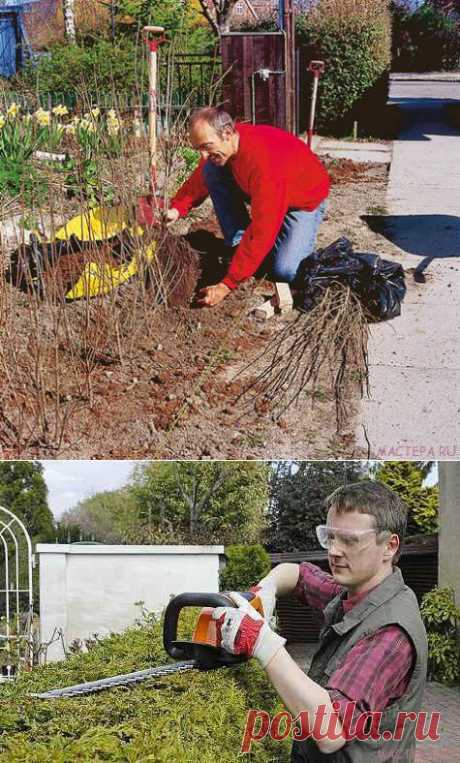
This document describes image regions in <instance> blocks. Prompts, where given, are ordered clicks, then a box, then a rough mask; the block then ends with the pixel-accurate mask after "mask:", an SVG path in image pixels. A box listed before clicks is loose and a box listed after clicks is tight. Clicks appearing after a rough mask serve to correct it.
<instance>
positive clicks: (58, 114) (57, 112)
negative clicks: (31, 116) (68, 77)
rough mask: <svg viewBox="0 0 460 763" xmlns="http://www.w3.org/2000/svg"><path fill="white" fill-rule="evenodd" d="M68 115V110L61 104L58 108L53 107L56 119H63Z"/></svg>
mask: <svg viewBox="0 0 460 763" xmlns="http://www.w3.org/2000/svg"><path fill="white" fill-rule="evenodd" d="M68 113H69V110H68V108H67V106H64V105H63V104H62V103H60V104H59V105H58V106H55V107H54V109H53V114H54V115H55V116H56V117H65V116H66V115H67V114H68Z"/></svg>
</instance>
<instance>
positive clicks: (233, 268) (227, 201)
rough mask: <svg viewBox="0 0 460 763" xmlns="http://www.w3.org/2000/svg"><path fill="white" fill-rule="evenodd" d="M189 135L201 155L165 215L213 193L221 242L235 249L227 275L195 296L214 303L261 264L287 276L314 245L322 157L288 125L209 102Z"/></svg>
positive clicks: (323, 182)
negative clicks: (253, 119) (237, 116)
mask: <svg viewBox="0 0 460 763" xmlns="http://www.w3.org/2000/svg"><path fill="white" fill-rule="evenodd" d="M190 135H191V142H192V145H193V147H194V148H195V149H197V150H198V151H199V152H200V154H201V160H200V163H199V165H198V167H197V168H196V170H195V171H194V172H193V174H192V175H191V176H190V177H189V178H188V180H186V181H185V183H184V184H183V185H182V187H181V188H180V189H179V191H178V192H177V194H176V195H175V197H174V198H173V199H172V200H171V203H170V208H169V210H168V211H167V213H166V218H167V220H169V222H174V221H175V220H178V219H179V217H182V216H184V215H186V214H188V212H189V211H190V210H191V209H192V207H196V206H198V205H199V204H201V203H202V202H203V201H204V200H205V199H206V198H207V196H208V195H210V196H211V199H212V202H213V205H214V209H215V212H216V215H217V218H218V220H219V223H220V227H221V229H222V233H223V236H224V239H225V243H226V244H227V245H228V247H230V248H231V249H233V250H234V253H233V256H232V258H231V262H230V266H229V268H228V272H227V274H226V276H225V277H224V278H223V279H222V281H221V282H220V283H218V284H215V285H212V286H208V287H206V288H205V289H202V290H201V292H200V299H199V304H201V305H202V306H208V307H212V306H214V305H217V304H218V303H219V302H221V300H222V299H224V298H225V297H226V296H227V294H228V293H229V292H230V291H231V290H232V289H235V288H236V287H237V286H238V285H239V284H240V283H241V282H242V281H245V280H246V279H248V278H250V277H251V276H252V275H254V274H255V273H256V272H257V271H258V270H259V268H260V267H261V266H263V270H264V272H265V273H267V274H268V275H270V277H272V278H273V279H274V280H276V281H287V282H288V283H290V282H292V281H293V280H294V279H295V276H296V274H297V270H298V267H299V264H300V262H301V261H302V260H303V259H304V258H305V257H308V255H309V254H311V253H312V251H313V249H314V245H315V240H316V234H317V231H318V227H319V225H320V223H321V220H322V218H323V214H324V210H325V200H326V197H327V195H328V193H329V178H328V175H327V172H326V170H325V168H324V167H323V165H322V164H321V162H320V161H319V159H318V158H317V157H316V156H315V155H314V154H313V153H312V152H311V151H310V149H309V148H308V146H307V145H306V144H305V143H304V142H303V141H301V140H300V139H299V138H296V137H295V136H294V135H292V134H291V133H288V132H285V131H284V130H279V129H277V128H276V127H269V126H266V125H258V126H255V125H249V124H239V123H237V124H235V123H234V122H233V120H232V118H231V117H230V115H229V114H227V113H226V112H225V111H221V110H219V109H216V108H214V107H206V108H203V109H199V110H198V111H197V112H195V113H194V114H193V116H192V119H191V125H190ZM246 202H249V203H250V205H251V218H250V217H249V215H248V211H247V208H246Z"/></svg>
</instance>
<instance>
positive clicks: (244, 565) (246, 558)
mask: <svg viewBox="0 0 460 763" xmlns="http://www.w3.org/2000/svg"><path fill="white" fill-rule="evenodd" d="M225 556H226V557H227V564H226V565H225V567H224V568H223V569H222V570H221V573H220V589H221V591H247V590H248V588H250V586H252V585H254V583H257V582H258V581H259V580H260V579H261V578H263V577H264V576H265V575H267V574H268V573H269V572H270V569H271V562H270V555H269V554H268V553H267V551H265V549H264V547H263V546H260V545H254V546H228V547H227V548H226V549H225Z"/></svg>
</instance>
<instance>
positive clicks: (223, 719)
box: [0, 613, 290, 763]
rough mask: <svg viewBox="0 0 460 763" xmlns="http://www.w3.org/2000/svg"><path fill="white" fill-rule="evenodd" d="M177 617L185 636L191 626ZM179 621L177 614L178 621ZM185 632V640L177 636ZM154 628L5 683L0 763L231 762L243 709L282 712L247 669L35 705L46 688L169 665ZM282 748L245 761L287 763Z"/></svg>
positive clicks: (268, 746) (262, 680) (264, 746)
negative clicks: (33, 694)
mask: <svg viewBox="0 0 460 763" xmlns="http://www.w3.org/2000/svg"><path fill="white" fill-rule="evenodd" d="M190 614H191V613H184V619H185V631H186V632H187V631H190V629H191V627H192V622H191V617H190V616H188V615H190ZM181 619H182V617H181ZM187 635H188V634H187V633H184V634H183V636H182V637H186V636H187ZM168 661H169V659H168V657H167V655H165V653H164V651H163V648H162V628H161V623H159V622H155V621H154V620H153V618H149V621H146V622H145V623H144V624H143V625H142V626H140V627H136V628H131V629H129V630H127V631H126V632H125V633H123V634H121V635H112V636H110V637H108V638H106V639H103V640H101V641H96V644H95V646H93V647H92V648H91V649H90V651H89V652H88V653H86V654H77V655H73V656H71V657H69V659H67V660H66V661H65V662H61V663H54V664H50V665H47V666H44V667H42V668H36V669H34V670H33V671H32V672H31V673H30V674H24V675H23V676H22V677H21V678H20V679H18V680H17V681H16V682H14V683H12V684H3V685H2V692H1V699H0V730H1V736H0V761H8V762H9V763H19V761H20V762H21V763H49V762H50V761H53V763H68V762H70V761H79V763H86V762H87V761H88V763H89V761H95V760H96V761H102V760H104V761H131V762H132V763H137V762H138V761H155V762H156V763H163V761H164V763H166V762H167V763H193V761H200V763H214V761H215V760H216V759H217V760H219V761H222V763H234V761H235V760H236V759H237V758H238V757H239V756H238V751H239V749H240V745H241V739H242V735H243V730H244V726H245V721H246V715H247V712H248V710H249V709H251V708H260V709H264V710H267V711H268V712H270V714H273V713H274V712H277V711H279V710H280V709H281V707H280V706H279V705H277V704H276V702H277V701H276V697H275V694H274V692H273V690H272V689H271V687H270V684H269V683H268V681H267V679H266V676H265V673H264V671H263V670H262V669H261V668H260V667H259V666H258V665H257V664H256V663H255V662H251V663H248V664H246V665H244V666H242V667H239V668H237V669H231V670H230V669H229V670H217V671H211V672H203V673H201V672H198V671H197V672H194V673H185V674H182V675H179V674H178V675H176V676H172V677H168V678H166V677H165V678H159V679H156V680H155V681H154V682H150V683H149V682H147V683H144V684H140V685H139V686H137V687H134V688H131V689H123V688H118V689H112V690H110V691H105V692H102V693H100V694H94V695H90V696H86V697H80V698H72V699H62V700H46V701H45V700H39V699H33V698H30V696H29V693H30V692H33V691H44V690H46V689H51V688H53V687H57V686H65V685H69V684H73V683H79V682H82V681H89V680H93V679H97V678H102V677H105V676H110V675H114V674H118V673H125V672H129V671H133V670H136V669H137V670H139V669H142V668H146V667H149V666H151V665H160V664H163V663H165V662H168ZM289 747H290V744H289V742H288V741H286V742H283V743H279V742H276V743H275V742H270V741H263V742H260V743H258V744H255V745H253V751H252V752H251V754H250V755H247V756H245V759H247V760H249V761H260V762H261V763H262V761H264V763H269V762H270V761H275V760H276V761H278V762H279V763H282V761H286V762H287V761H288V760H289V754H288V750H289Z"/></svg>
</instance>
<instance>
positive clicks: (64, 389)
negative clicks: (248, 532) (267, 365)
mask: <svg viewBox="0 0 460 763" xmlns="http://www.w3.org/2000/svg"><path fill="white" fill-rule="evenodd" d="M132 156H133V157H134V158H133V160H132V161H131V163H130V164H129V166H127V167H126V168H125V169H124V170H122V166H121V160H119V159H118V160H113V161H112V162H111V164H110V171H111V173H112V175H113V177H116V176H117V173H118V174H119V176H120V177H121V176H122V175H123V180H125V182H126V177H129V178H130V181H129V183H131V184H132V187H135V185H136V184H135V179H136V177H137V178H139V177H140V175H141V174H142V162H141V161H140V160H139V152H137V153H136V152H132ZM186 161H187V156H186ZM117 162H118V164H117ZM325 162H326V164H327V165H328V166H329V170H330V173H331V177H332V181H333V189H332V193H331V198H330V204H329V209H328V212H327V215H326V218H325V221H324V223H323V225H322V228H321V231H320V236H319V240H318V245H320V246H323V245H326V244H329V243H331V242H332V241H333V240H335V239H336V238H338V237H339V236H341V235H346V236H348V237H349V238H350V239H351V240H352V242H353V243H354V244H355V245H356V247H357V248H358V249H361V250H372V251H377V252H379V253H382V254H383V253H384V252H385V244H384V240H383V239H381V237H380V236H379V235H378V234H376V233H373V232H372V231H370V229H369V228H368V227H367V225H365V224H364V223H363V222H362V221H361V220H360V215H361V214H366V213H368V214H372V213H373V212H375V210H378V209H380V208H382V206H383V203H384V196H385V189H386V180H387V166H386V165H356V164H353V163H352V162H350V161H347V160H345V161H343V160H331V159H328V158H327V157H326V158H325ZM144 164H145V157H144ZM129 183H127V185H129ZM139 185H141V184H140V183H139ZM62 207H63V208H62ZM76 209H77V207H76V205H75V202H64V201H63V202H62V205H61V208H60V210H59V211H60V215H61V218H62V215H63V214H64V219H65V216H66V215H67V217H69V216H71V214H73V213H75V211H76ZM23 214H24V210H23ZM203 230H205V231H208V234H209V233H212V234H216V233H217V234H218V235H219V231H218V226H217V222H216V220H215V217H214V215H213V212H212V208H211V205H210V203H209V202H206V203H205V204H204V205H203V206H202V208H201V209H200V210H199V211H198V213H195V214H194V215H193V216H191V218H190V219H187V220H182V221H180V222H179V223H177V224H176V225H175V226H174V227H173V228H172V230H171V233H172V235H174V236H184V235H186V234H190V233H193V234H194V236H192V237H191V238H190V239H189V240H190V241H191V242H192V243H193V245H194V246H195V247H197V246H198V248H200V246H199V243H198V244H197V238H198V242H199V241H200V240H201V239H200V237H201V238H202V236H203V235H204V234H203V233H200V231H203ZM4 254H6V255H7V254H8V252H7V251H5V252H4ZM6 264H7V257H5V262H4V266H5V265H6ZM192 270H193V268H192ZM189 287H190V284H189ZM189 287H187V289H186V290H185V294H184V297H185V298H184V301H185V304H182V305H177V304H176V306H171V304H169V306H167V305H165V304H160V303H159V299H158V293H157V291H156V290H155V289H152V288H148V287H146V286H145V283H144V281H143V280H142V279H139V278H135V279H133V280H132V281H131V282H130V283H128V284H126V285H124V286H122V287H121V288H119V289H118V290H116V291H114V292H113V293H112V294H111V295H109V296H107V297H104V298H96V299H93V300H90V301H89V302H85V301H80V302H74V303H68V304H63V303H60V304H46V303H43V302H40V301H37V300H36V299H35V298H31V297H30V296H28V295H27V294H23V293H21V292H19V291H18V290H17V289H13V288H11V287H10V286H9V285H3V287H2V304H1V305H0V308H1V310H2V311H3V316H4V318H5V320H4V326H5V328H4V336H3V348H4V349H3V355H2V358H1V360H2V364H3V367H4V371H3V378H4V383H3V388H2V397H1V401H0V402H1V406H2V409H3V414H4V418H3V423H2V428H1V431H0V445H1V447H2V456H3V457H6V458H15V457H23V458H46V457H57V456H59V457H61V458H81V457H83V456H84V457H85V458H127V457H130V458H139V459H142V458H171V457H175V458H241V457H252V458H270V457H274V456H276V457H285V456H286V457H287V456H289V457H293V456H296V457H305V458H307V457H328V456H331V457H333V456H334V455H337V454H340V456H341V457H352V456H359V455H362V454H361V453H360V452H359V451H358V450H357V449H356V447H355V444H354V426H355V418H354V417H355V413H356V410H357V406H358V405H359V400H360V396H361V391H360V389H359V384H358V383H357V381H356V379H355V381H354V380H353V374H351V375H350V377H349V380H348V382H347V385H346V389H345V391H344V392H345V398H346V400H345V402H346V410H347V415H346V420H342V422H341V426H340V429H339V431H338V430H337V420H336V400H335V395H334V390H333V381H332V379H331V376H330V375H329V374H324V378H321V379H320V380H319V382H318V383H317V385H316V387H315V389H313V390H310V392H309V394H308V395H307V396H306V397H304V398H303V399H301V400H300V403H299V406H298V407H297V408H291V409H288V410H287V411H286V412H285V413H284V414H283V415H281V416H279V415H277V416H274V415H273V410H272V409H273V406H272V405H271V404H269V403H268V402H267V401H266V400H264V399H263V397H261V396H260V395H259V396H257V395H256V396H255V397H254V396H252V397H251V396H249V397H244V398H243V399H242V400H239V401H238V398H239V397H240V396H241V393H242V392H244V391H245V390H247V388H248V387H249V386H250V385H251V383H252V382H254V381H255V380H257V378H258V374H260V372H261V371H262V370H263V368H264V362H265V360H264V357H263V355H264V353H265V352H266V351H267V350H268V349H269V348H270V347H271V346H272V345H273V342H274V341H275V340H276V337H277V336H279V333H280V331H281V330H282V329H283V328H284V327H285V326H286V325H287V324H288V323H289V322H290V321H292V320H294V319H295V316H296V313H293V314H288V315H287V316H277V317H275V318H274V319H272V320H270V321H268V322H266V323H263V322H260V321H258V320H256V319H255V318H254V317H253V316H252V315H250V312H251V309H252V308H253V307H254V306H255V305H257V304H260V303H261V302H263V301H264V299H265V298H267V297H269V296H270V295H271V293H272V290H273V287H272V285H271V284H269V283H267V282H260V281H258V282H257V281H254V280H253V279H252V280H251V281H250V282H249V283H247V284H246V285H244V286H243V287H241V288H240V289H238V290H237V291H235V292H233V293H232V294H230V295H229V296H228V297H227V298H226V299H225V300H224V302H222V303H221V304H220V305H219V306H218V307H216V308H214V309H212V310H203V309H198V308H196V307H191V306H190V304H189V299H188V297H189V296H190V293H191V290H190V288H189ZM160 302H161V300H160ZM261 355H262V357H259V356H261ZM256 358H259V359H258V360H257V362H256V363H255V365H253V366H251V367H250V368H247V367H248V366H249V364H250V363H252V362H253V361H254V360H255V359H256ZM256 392H257V389H256Z"/></svg>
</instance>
